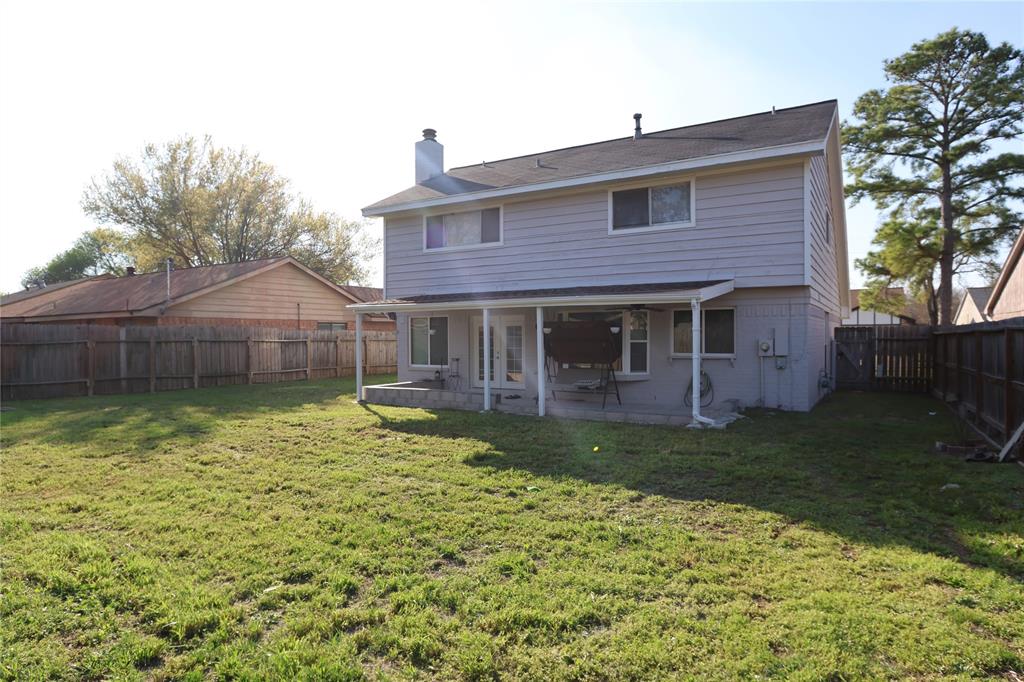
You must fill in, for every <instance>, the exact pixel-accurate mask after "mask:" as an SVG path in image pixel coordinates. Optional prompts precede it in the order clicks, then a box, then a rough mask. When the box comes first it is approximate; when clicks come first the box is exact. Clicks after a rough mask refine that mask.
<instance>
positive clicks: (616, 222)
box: [612, 187, 651, 229]
mask: <svg viewBox="0 0 1024 682" xmlns="http://www.w3.org/2000/svg"><path fill="white" fill-rule="evenodd" d="M648 208H649V206H648V203H647V188H646V187H645V188H643V189H627V190H623V191H621V192H612V227H613V228H615V229H619V228H627V227H642V226H645V225H650V224H651V220H650V214H649V213H648Z"/></svg>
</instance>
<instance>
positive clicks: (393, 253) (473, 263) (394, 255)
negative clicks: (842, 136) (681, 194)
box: [385, 163, 805, 297]
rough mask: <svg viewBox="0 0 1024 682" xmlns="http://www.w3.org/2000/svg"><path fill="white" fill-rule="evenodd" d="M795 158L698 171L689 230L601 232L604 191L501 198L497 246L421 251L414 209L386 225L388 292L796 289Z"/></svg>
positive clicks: (799, 220)
mask: <svg viewBox="0 0 1024 682" xmlns="http://www.w3.org/2000/svg"><path fill="white" fill-rule="evenodd" d="M803 185H804V170H803V165H802V164H801V163H794V164H788V165H784V166H774V167H765V168H759V169H749V170H743V171H736V172H733V173H720V174H712V175H704V176H697V178H696V180H695V218H696V224H695V226H694V227H688V228H679V229H673V230H662V231H651V232H637V233H628V232H626V233H621V234H618V233H617V234H613V235H610V234H608V194H607V190H606V189H605V188H602V189H596V190H594V191H590V192H581V193H577V194H571V195H564V196H559V197H551V198H543V199H536V200H531V201H520V202H516V203H506V204H504V206H503V222H504V226H503V242H504V243H503V244H502V245H500V246H493V247H486V248H477V249H470V250H461V251H445V252H424V250H423V219H422V216H421V215H406V216H400V217H389V218H387V219H386V221H385V230H386V233H387V237H386V240H385V244H386V248H385V259H386V267H385V273H386V275H385V278H386V281H385V286H386V290H387V294H388V296H389V297H401V296H407V295H415V294H426V293H447V292H458V291H489V290H512V289H531V288H546V287H568V286H578V285H609V284H625V283H646V282H671V281H679V280H704V279H734V280H735V283H736V287H738V288H739V287H767V286H799V285H803V284H804V283H805V281H804V280H805V277H804V235H805V230H804V186H803Z"/></svg>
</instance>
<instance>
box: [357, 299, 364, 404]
mask: <svg viewBox="0 0 1024 682" xmlns="http://www.w3.org/2000/svg"><path fill="white" fill-rule="evenodd" d="M356 402H360V403H361V402H363V314H362V313H361V312H359V311H356Z"/></svg>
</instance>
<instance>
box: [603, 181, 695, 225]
mask: <svg viewBox="0 0 1024 682" xmlns="http://www.w3.org/2000/svg"><path fill="white" fill-rule="evenodd" d="M685 183H689V184H690V219H689V220H688V221H678V222H674V223H656V224H651V225H646V226H636V227H618V228H616V227H615V200H614V198H613V197H614V194H615V192H621V191H624V190H630V189H646V190H647V219H648V220H650V219H651V190H652V189H654V188H656V187H672V186H674V185H682V184H685ZM696 225H697V178H696V176H693V175H690V176H686V177H683V178H676V179H675V180H672V181H671V182H669V181H665V182H657V183H631V184H629V185H620V186H617V187H611V188H609V189H608V234H609V235H623V234H637V233H644V232H662V231H664V230H680V229H684V228H687V227H694V226H696Z"/></svg>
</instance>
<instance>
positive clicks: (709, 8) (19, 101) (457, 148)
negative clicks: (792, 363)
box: [0, 2, 1024, 291]
mask: <svg viewBox="0 0 1024 682" xmlns="http://www.w3.org/2000/svg"><path fill="white" fill-rule="evenodd" d="M0 7H2V9H0V291H14V290H17V289H18V288H20V287H19V280H20V278H21V275H22V274H23V272H24V271H25V270H26V269H28V268H29V267H31V266H33V265H38V264H42V263H44V262H45V261H47V260H48V259H49V258H50V257H52V256H53V255H54V254H56V253H57V252H58V251H60V250H63V249H65V248H67V247H68V246H70V244H71V243H72V242H73V241H74V239H75V238H76V237H77V236H78V235H79V234H80V233H81V232H83V231H85V230H86V229H89V228H91V227H94V225H93V223H92V222H91V221H90V220H89V219H88V218H87V217H86V216H85V215H84V214H83V213H82V211H81V209H80V206H79V201H80V198H81V194H82V190H83V189H84V187H85V186H86V184H87V182H88V181H89V179H90V178H91V177H93V176H95V175H98V174H101V173H103V172H104V171H105V170H106V169H107V168H108V167H109V166H110V165H111V163H112V162H113V160H114V159H115V158H116V157H118V156H121V155H134V154H137V153H138V151H139V150H140V149H141V148H142V146H143V145H144V144H145V143H147V142H162V141H166V140H169V139H172V138H175V137H178V136H181V135H185V134H194V135H197V136H198V135H204V134H207V133H208V134H210V135H212V136H213V137H214V139H215V141H216V142H217V143H219V144H222V145H230V146H246V147H247V148H249V149H251V150H253V151H256V152H258V153H260V154H261V156H262V157H263V158H264V159H265V160H267V161H270V162H271V163H273V164H274V165H275V166H276V167H277V168H278V170H279V171H280V172H281V173H282V174H283V175H285V176H286V177H288V178H290V179H291V180H292V183H293V186H294V189H296V190H297V191H299V192H301V193H302V194H303V195H305V196H306V197H308V198H309V199H310V200H312V202H313V203H314V204H315V205H316V206H318V207H320V208H323V209H329V210H333V211H336V212H338V213H339V214H341V215H343V216H345V217H348V218H357V217H358V216H359V209H360V208H361V207H362V206H365V205H367V204H369V203H372V202H373V201H376V200H377V199H380V198H382V197H384V196H386V195H389V194H392V193H394V192H396V191H398V190H400V189H404V188H405V187H407V186H409V185H410V184H412V180H413V178H412V176H413V157H412V150H413V143H414V142H415V141H416V140H417V139H419V137H420V133H419V131H420V130H421V129H422V128H425V127H433V128H437V129H438V138H439V140H440V141H441V142H442V143H443V144H444V145H445V154H446V158H445V162H446V166H448V167H451V166H457V165H463V164H467V163H477V162H479V161H481V160H483V159H496V158H502V157H505V156H515V155H520V154H525V153H530V152H534V151H542V150H545V149H550V148H555V147H563V146H567V145H572V144H580V143H585V142H591V141H596V140H602V139H608V138H611V137H621V136H625V135H628V134H630V132H631V131H632V124H633V121H632V114H633V112H635V111H640V112H643V114H644V119H643V123H644V128H645V129H646V130H657V129H661V128H669V127H675V126H679V125H686V124H690V123H699V122H701V121H705V120H711V119H715V118H721V117H727V116H736V115H742V114H746V113H752V112H755V111H763V110H766V109H768V108H770V107H771V106H772V105H775V106H778V107H784V106H792V105H796V104H803V103H807V102H813V101H818V100H823V99H829V98H833V97H835V98H838V99H839V100H840V107H841V114H842V115H843V116H844V117H845V116H848V115H849V110H850V105H851V104H852V101H853V99H854V98H855V97H856V96H857V95H859V94H860V93H862V92H863V91H864V90H866V89H868V88H871V87H878V86H882V85H884V83H883V81H882V76H881V61H882V59H883V58H885V57H891V56H895V55H897V54H899V53H900V52H903V51H904V50H906V49H907V48H909V46H910V45H911V43H913V42H914V41H916V40H919V39H922V38H926V37H931V36H934V35H935V34H936V33H938V32H939V31H941V30H944V29H947V28H949V27H950V26H952V25H959V26H961V27H965V28H974V29H976V30H983V31H985V32H986V33H987V34H988V35H989V37H990V39H991V40H1010V41H1011V42H1014V43H1015V44H1017V45H1021V44H1022V43H1024V9H1022V8H1024V5H1022V4H1021V3H1001V4H999V3H997V4H971V5H964V4H950V3H914V4H909V5H906V4H905V5H895V4H870V5H869V4H862V5H843V4H837V3H830V4H811V3H805V4H779V3H759V4H756V5H745V4H735V3H718V4H659V5H640V4H630V5H609V4H603V5H586V4H572V5H552V4H544V5H531V4H513V3H508V4H507V5H504V6H501V7H493V8H492V7H488V6H468V5H467V6H442V5H435V4H434V3H417V4H415V5H410V6H408V7H405V6H401V5H386V4H384V3H376V4H372V6H371V3H345V4H342V3H330V4H327V3H324V4H322V5H320V4H306V3H298V2H280V3H276V4H269V3H259V2H245V3H238V4H229V3H219V2H205V3H189V2H162V3H157V2H126V3H105V2H78V3H67V4H57V3H42V2H3V4H2V5H0ZM848 215H849V221H850V239H849V242H850V255H851V258H853V257H857V256H860V255H863V254H864V253H865V252H866V250H867V248H868V244H869V241H870V239H871V236H872V234H873V231H874V225H875V219H876V215H875V213H874V211H873V210H872V209H871V208H870V207H863V206H862V207H858V208H857V209H855V210H852V211H849V213H848ZM367 229H368V230H372V231H373V232H374V233H376V234H379V232H380V225H379V223H376V222H371V223H368V226H367ZM379 272H380V269H379V263H375V266H374V273H375V274H374V282H373V283H375V284H378V285H379V283H380V281H379V279H380V275H379ZM851 275H852V277H853V284H854V285H855V286H856V285H859V283H860V276H859V275H858V273H856V271H855V270H852V269H851Z"/></svg>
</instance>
